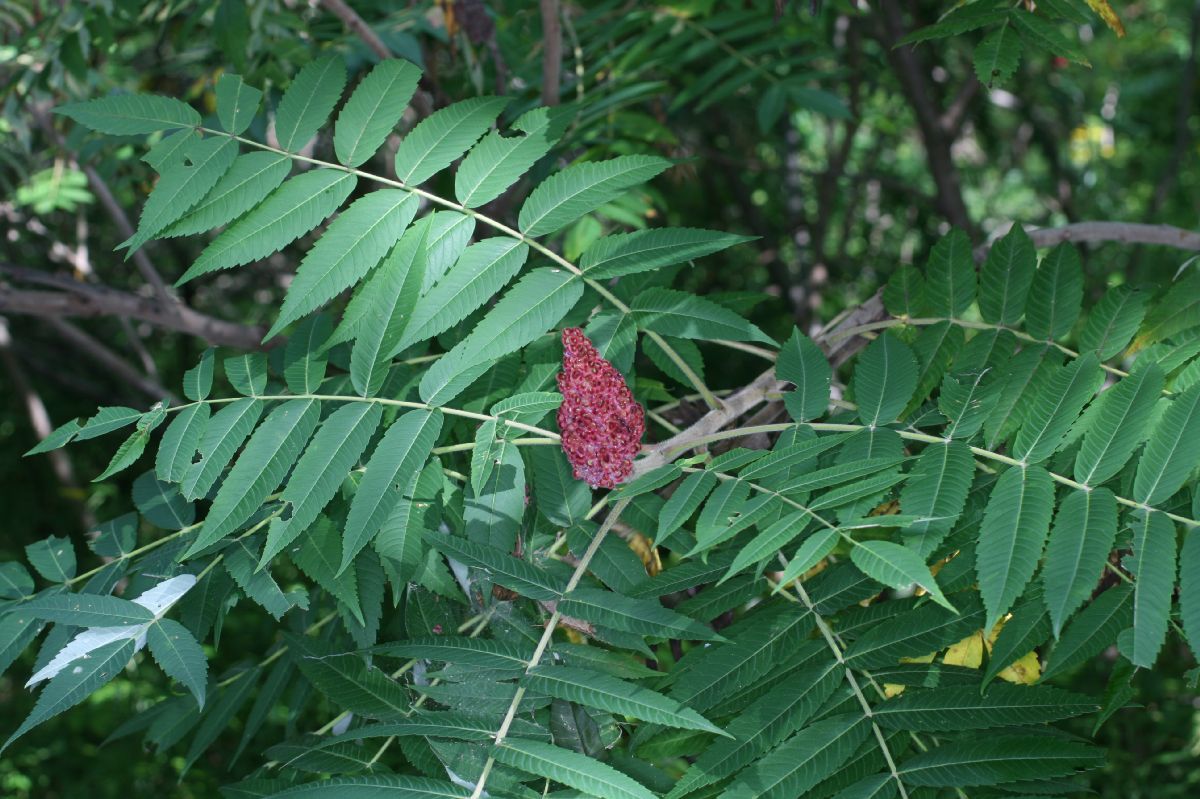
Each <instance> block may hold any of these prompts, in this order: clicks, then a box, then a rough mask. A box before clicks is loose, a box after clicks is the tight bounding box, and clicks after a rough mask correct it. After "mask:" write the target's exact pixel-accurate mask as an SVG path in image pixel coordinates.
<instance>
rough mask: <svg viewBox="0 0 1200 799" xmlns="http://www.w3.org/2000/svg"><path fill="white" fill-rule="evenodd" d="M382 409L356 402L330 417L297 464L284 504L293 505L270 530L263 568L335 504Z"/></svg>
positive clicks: (364, 448)
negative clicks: (288, 514) (285, 518)
mask: <svg viewBox="0 0 1200 799" xmlns="http://www.w3.org/2000/svg"><path fill="white" fill-rule="evenodd" d="M382 416H383V408H382V407H381V406H379V405H376V404H375V403H373V402H353V403H348V404H346V405H343V406H342V407H341V408H338V409H337V410H336V411H334V412H333V413H331V414H330V415H329V418H327V419H326V420H325V421H324V422H323V423H322V424H321V427H320V429H319V430H317V433H316V435H314V436H313V437H312V441H310V442H309V444H308V447H307V448H306V449H305V450H304V454H303V455H301V456H300V460H299V461H298V462H297V463H296V468H295V469H294V470H293V471H292V474H291V477H290V478H289V480H288V484H287V487H286V488H284V490H283V495H282V496H281V497H280V499H281V500H282V501H283V502H284V503H286V504H287V505H290V506H291V515H290V516H289V517H288V518H287V520H286V521H285V522H283V523H282V524H281V525H278V526H277V525H272V526H271V529H270V531H269V532H268V534H267V544H266V548H265V549H263V553H262V557H261V558H260V559H259V568H261V567H262V566H264V565H266V564H267V563H268V562H270V560H271V559H272V558H274V557H275V555H277V554H278V553H280V552H282V551H283V549H284V547H286V546H287V545H288V544H290V543H291V542H292V541H293V540H294V539H295V538H296V537H297V536H298V535H300V533H302V532H304V531H305V530H306V529H308V526H309V525H310V524H312V523H313V521H315V520H316V518H317V515H318V514H319V513H320V512H321V511H322V510H324V509H325V506H326V505H328V504H329V501H330V500H332V499H333V497H334V495H335V494H336V493H337V490H338V488H339V487H340V486H341V484H342V481H343V480H345V479H346V475H347V474H349V473H350V470H351V469H352V468H354V466H355V465H356V464H357V463H358V459H359V457H360V456H361V455H362V454H363V452H364V451H365V450H366V448H367V444H368V443H369V442H370V441H371V437H372V436H373V435H374V434H375V429H376V428H377V427H378V426H379V420H380V419H381V418H382Z"/></svg>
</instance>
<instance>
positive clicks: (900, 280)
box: [883, 264, 925, 317]
mask: <svg viewBox="0 0 1200 799" xmlns="http://www.w3.org/2000/svg"><path fill="white" fill-rule="evenodd" d="M883 307H884V308H886V309H887V312H888V313H890V314H891V315H892V316H897V317H900V316H907V317H919V316H921V312H922V311H923V310H924V308H925V277H924V275H922V274H921V270H919V269H917V268H916V267H915V266H911V265H909V264H901V265H900V267H899V268H897V269H896V271H895V272H893V273H892V276H891V277H890V278H888V282H887V285H886V286H884V287H883Z"/></svg>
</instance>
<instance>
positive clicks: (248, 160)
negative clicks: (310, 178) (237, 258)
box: [158, 150, 292, 238]
mask: <svg viewBox="0 0 1200 799" xmlns="http://www.w3.org/2000/svg"><path fill="white" fill-rule="evenodd" d="M291 171H292V161H291V159H290V158H288V157H287V156H286V155H281V154H279V153H269V152H263V151H261V150H258V151H255V152H252V153H246V154H245V155H239V156H238V157H237V158H236V159H235V160H234V162H233V165H232V166H230V167H229V169H228V170H226V171H225V174H223V175H221V179H220V180H218V181H217V183H216V185H215V186H213V187H212V189H210V190H209V192H208V193H207V194H205V195H204V197H203V199H201V200H200V202H198V203H196V204H195V205H194V206H193V207H192V208H191V210H189V211H188V212H187V213H186V214H184V216H182V217H181V218H180V219H179V220H178V221H177V222H175V223H174V224H172V225H170V226H169V227H167V228H166V229H165V230H162V231H161V232H160V233H159V234H158V235H160V236H161V237H163V238H169V237H173V236H188V235H191V234H193V233H202V232H204V231H205V230H211V229H213V228H215V227H220V226H221V225H224V224H227V223H228V222H230V221H231V220H234V219H237V218H238V217H239V216H241V215H242V214H244V213H245V212H246V211H249V210H250V209H251V208H253V207H254V206H256V205H258V204H259V203H260V202H262V200H263V198H264V197H266V196H267V195H268V194H270V193H271V192H272V191H274V190H275V189H276V188H277V187H278V186H279V184H280V183H282V182H283V179H284V178H286V177H287V176H288V173H289V172H291Z"/></svg>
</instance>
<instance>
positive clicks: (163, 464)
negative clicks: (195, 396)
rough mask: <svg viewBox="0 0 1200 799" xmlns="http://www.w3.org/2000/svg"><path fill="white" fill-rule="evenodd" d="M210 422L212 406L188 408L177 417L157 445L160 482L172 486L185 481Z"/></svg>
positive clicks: (157, 470) (156, 466)
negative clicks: (210, 408) (201, 438)
mask: <svg viewBox="0 0 1200 799" xmlns="http://www.w3.org/2000/svg"><path fill="white" fill-rule="evenodd" d="M208 419H209V406H208V405H202V404H196V405H192V406H190V407H186V408H184V409H183V410H181V411H179V413H177V414H175V418H174V419H172V420H171V423H170V424H169V425H167V429H166V430H164V431H163V436H162V440H161V441H160V442H159V444H158V453H157V454H156V456H155V460H154V471H155V474H157V475H158V479H160V480H164V481H167V482H172V483H178V482H180V481H181V480H183V478H184V475H186V474H187V470H188V467H189V466H191V465H192V458H193V457H194V456H195V454H196V450H197V449H198V448H199V446H200V437H201V436H202V435H203V434H204V431H205V429H206V428H207V427H208Z"/></svg>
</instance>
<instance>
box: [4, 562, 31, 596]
mask: <svg viewBox="0 0 1200 799" xmlns="http://www.w3.org/2000/svg"><path fill="white" fill-rule="evenodd" d="M32 593H33V578H32V577H30V576H29V570H28V569H26V568H25V566H24V564H21V563H18V562H16V561H8V562H6V563H0V599H20V598H22V597H24V596H27V595H29V594H32Z"/></svg>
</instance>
